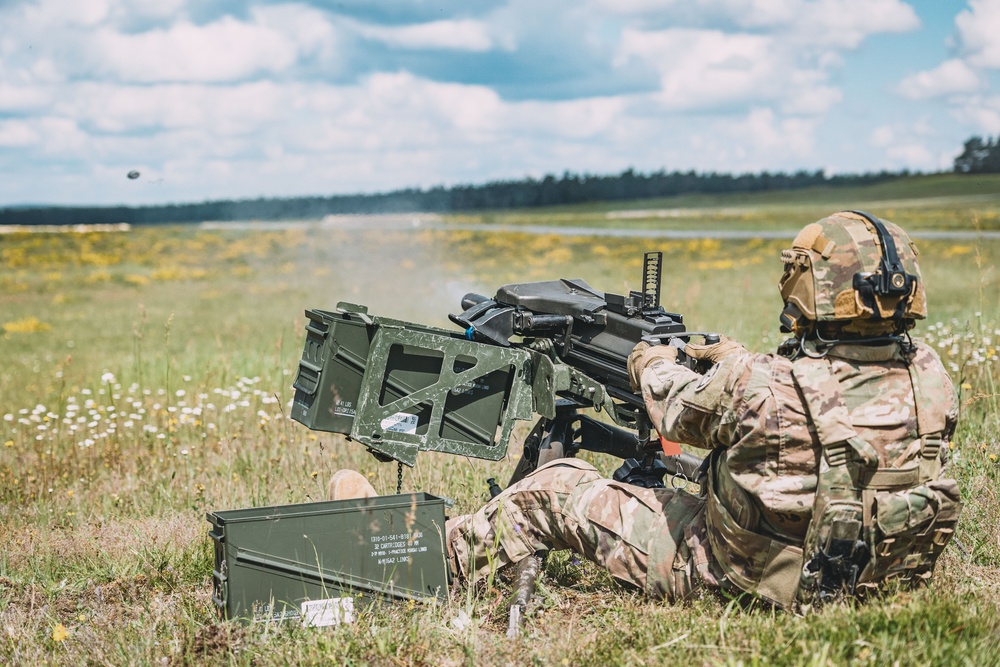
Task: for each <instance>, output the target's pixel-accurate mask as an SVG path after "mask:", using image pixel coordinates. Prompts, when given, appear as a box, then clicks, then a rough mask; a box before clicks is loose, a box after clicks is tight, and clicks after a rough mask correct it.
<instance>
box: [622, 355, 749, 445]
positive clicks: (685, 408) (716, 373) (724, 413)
mask: <svg viewBox="0 0 1000 667" xmlns="http://www.w3.org/2000/svg"><path fill="white" fill-rule="evenodd" d="M755 356H756V355H753V354H740V355H733V356H729V357H726V358H724V359H723V360H722V361H720V362H719V363H718V364H716V365H714V366H713V367H712V368H711V369H710V370H709V371H708V372H707V373H705V375H701V374H699V373H696V372H694V371H692V370H690V369H688V368H686V367H684V366H681V365H679V364H672V363H669V362H666V361H663V362H661V363H654V364H652V365H650V366H649V367H647V368H646V369H644V370H643V372H642V378H641V379H642V396H643V400H644V401H645V403H646V410H647V411H648V413H649V417H650V420H651V421H652V422H653V425H654V426H655V427H656V429H657V430H658V431H659V432H660V434H661V435H663V436H664V437H665V438H667V439H669V440H675V441H677V442H683V443H686V444H689V445H694V446H696V447H703V448H705V449H714V448H715V447H727V446H729V445H730V444H732V443H733V442H735V441H736V439H737V425H738V421H739V420H738V415H739V414H740V407H741V406H740V404H741V402H742V398H741V397H742V391H741V389H740V388H741V387H742V386H743V385H744V384H745V380H744V378H745V376H746V375H747V374H748V373H749V372H750V367H751V365H752V363H753V359H754V357H755Z"/></svg>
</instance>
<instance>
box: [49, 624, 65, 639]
mask: <svg viewBox="0 0 1000 667" xmlns="http://www.w3.org/2000/svg"><path fill="white" fill-rule="evenodd" d="M67 637H69V630H67V629H66V626H65V625H63V624H62V623H56V627H54V628H52V641H54V642H64V641H66V638H67Z"/></svg>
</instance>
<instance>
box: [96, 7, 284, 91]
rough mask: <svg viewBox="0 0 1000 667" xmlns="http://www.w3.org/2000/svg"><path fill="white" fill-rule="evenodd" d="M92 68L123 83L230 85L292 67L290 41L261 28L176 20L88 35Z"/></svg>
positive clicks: (231, 21)
mask: <svg viewBox="0 0 1000 667" xmlns="http://www.w3.org/2000/svg"><path fill="white" fill-rule="evenodd" d="M91 44H92V47H93V58H94V66H95V67H97V68H99V69H100V70H102V71H104V72H106V73H109V74H112V75H113V76H116V77H118V78H119V79H121V80H123V81H129V82H141V83H150V82H157V81H234V80H239V79H244V78H246V77H249V76H250V75H253V74H259V73H264V72H271V73H274V72H281V71H283V70H286V69H288V68H289V67H290V66H291V65H292V64H294V63H295V61H296V58H297V55H298V48H297V46H296V43H295V41H294V39H293V38H292V37H290V36H288V35H285V34H283V33H281V32H278V31H276V30H274V29H272V28H270V27H268V26H266V25H261V24H249V23H244V22H242V21H237V20H236V19H234V18H232V17H228V16H226V17H223V18H222V19H220V20H218V21H215V22H213V23H209V24H207V25H204V26H199V25H194V24H192V23H188V22H179V23H175V24H173V25H171V26H170V27H169V28H166V29H154V30H149V31H147V32H142V33H136V34H126V33H120V32H116V31H114V30H112V29H110V28H103V29H100V30H98V31H96V32H95V33H94V37H93V39H92V41H91Z"/></svg>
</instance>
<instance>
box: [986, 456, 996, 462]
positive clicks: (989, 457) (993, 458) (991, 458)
mask: <svg viewBox="0 0 1000 667" xmlns="http://www.w3.org/2000/svg"><path fill="white" fill-rule="evenodd" d="M986 458H988V459H989V460H990V461H996V460H997V455H996V454H990V455H989V456H987V457H986Z"/></svg>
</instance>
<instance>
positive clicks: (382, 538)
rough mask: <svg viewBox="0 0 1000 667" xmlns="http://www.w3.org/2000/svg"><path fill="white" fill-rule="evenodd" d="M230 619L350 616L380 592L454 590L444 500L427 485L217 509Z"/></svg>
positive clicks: (219, 578) (218, 582) (217, 597)
mask: <svg viewBox="0 0 1000 667" xmlns="http://www.w3.org/2000/svg"><path fill="white" fill-rule="evenodd" d="M207 519H208V521H209V522H210V523H211V524H212V529H211V530H210V531H209V537H211V538H212V540H213V541H214V543H215V570H214V572H213V583H214V589H213V596H212V601H213V602H214V603H215V605H216V607H217V608H218V611H219V614H220V615H221V616H223V617H224V618H230V619H243V620H246V621H251V620H253V621H282V620H289V619H300V620H301V621H302V622H303V623H304V624H306V625H315V626H319V625H334V624H337V623H341V622H350V621H352V620H353V618H354V614H355V612H356V610H358V609H359V608H360V607H361V606H362V605H365V604H370V603H371V602H373V601H375V600H380V599H381V600H397V599H408V600H409V599H417V600H425V599H429V598H441V599H444V598H445V597H446V596H447V587H448V570H447V564H446V556H445V554H446V553H447V552H446V550H445V546H444V531H445V524H444V522H445V517H444V501H443V500H442V499H440V498H436V497H434V496H431V495H428V494H426V493H413V494H403V495H396V496H377V497H375V498H359V499H352V500H337V501H327V502H318V503H305V504H301V505H285V506H278V507H260V508H249V509H237V510H226V511H219V512H210V513H209V514H208V515H207Z"/></svg>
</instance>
